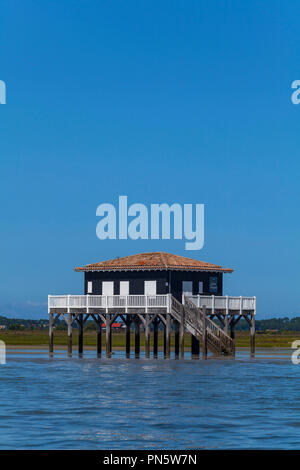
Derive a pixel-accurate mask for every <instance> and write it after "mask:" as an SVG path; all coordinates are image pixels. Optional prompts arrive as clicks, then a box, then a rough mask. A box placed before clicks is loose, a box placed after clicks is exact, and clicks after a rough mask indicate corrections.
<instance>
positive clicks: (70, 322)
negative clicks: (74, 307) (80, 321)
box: [68, 313, 72, 356]
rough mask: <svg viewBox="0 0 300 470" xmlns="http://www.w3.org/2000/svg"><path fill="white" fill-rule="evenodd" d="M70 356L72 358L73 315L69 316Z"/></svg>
mask: <svg viewBox="0 0 300 470" xmlns="http://www.w3.org/2000/svg"><path fill="white" fill-rule="evenodd" d="M68 356H72V314H71V313H69V314H68Z"/></svg>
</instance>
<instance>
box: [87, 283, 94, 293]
mask: <svg viewBox="0 0 300 470" xmlns="http://www.w3.org/2000/svg"><path fill="white" fill-rule="evenodd" d="M92 292H93V283H92V281H88V283H87V293H88V294H92Z"/></svg>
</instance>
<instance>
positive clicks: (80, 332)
mask: <svg viewBox="0 0 300 470" xmlns="http://www.w3.org/2000/svg"><path fill="white" fill-rule="evenodd" d="M77 324H78V354H79V356H82V353H83V316H82V315H79V316H78V319H77Z"/></svg>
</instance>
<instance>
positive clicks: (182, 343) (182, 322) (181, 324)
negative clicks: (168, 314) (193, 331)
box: [179, 313, 184, 359]
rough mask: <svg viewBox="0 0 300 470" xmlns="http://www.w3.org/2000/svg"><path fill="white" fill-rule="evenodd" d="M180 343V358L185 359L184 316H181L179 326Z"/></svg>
mask: <svg viewBox="0 0 300 470" xmlns="http://www.w3.org/2000/svg"><path fill="white" fill-rule="evenodd" d="M179 343H180V357H181V359H183V358H184V315H183V313H182V314H181V322H180V325H179Z"/></svg>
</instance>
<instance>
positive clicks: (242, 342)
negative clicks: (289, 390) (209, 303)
mask: <svg viewBox="0 0 300 470" xmlns="http://www.w3.org/2000/svg"><path fill="white" fill-rule="evenodd" d="M297 339H298V340H299V339H300V332H293V331H284V332H279V333H278V332H268V333H260V334H257V335H256V347H264V348H266V347H267V348H268V347H269V348H272V347H281V348H290V347H291V344H292V342H293V341H295V340H297ZM0 340H2V341H4V342H5V343H6V345H7V346H47V345H48V341H49V335H48V331H45V330H44V331H43V330H33V331H32V330H22V331H19V330H18V331H12V330H4V331H0ZM96 341H97V338H96V332H95V331H94V330H90V329H87V330H85V331H84V345H85V346H90V347H96ZM131 342H132V345H134V332H133V331H132V334H131ZM73 344H74V346H77V344H78V332H77V330H73ZM102 344H103V347H105V334H102ZM112 344H113V347H116V348H118V347H125V333H124V332H123V331H122V332H113V335H112ZM152 344H153V335H151V345H152ZM249 344H250V337H249V332H246V331H237V332H236V346H237V347H249ZM54 345H56V346H67V334H66V331H61V330H55V331H54ZM144 345H145V338H144V335H143V333H142V332H141V346H142V347H143V346H144ZM158 345H159V347H162V346H163V333H162V331H160V332H159V336H158ZM190 345H191V336H190V335H189V334H186V335H185V346H186V347H187V348H188V347H190ZM171 346H172V347H174V333H172V334H171Z"/></svg>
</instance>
